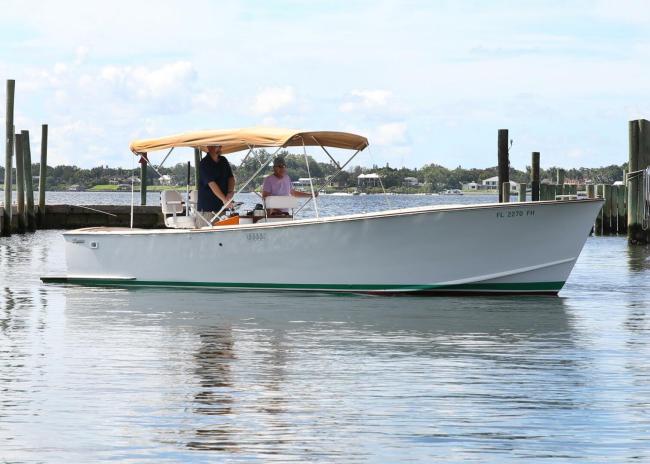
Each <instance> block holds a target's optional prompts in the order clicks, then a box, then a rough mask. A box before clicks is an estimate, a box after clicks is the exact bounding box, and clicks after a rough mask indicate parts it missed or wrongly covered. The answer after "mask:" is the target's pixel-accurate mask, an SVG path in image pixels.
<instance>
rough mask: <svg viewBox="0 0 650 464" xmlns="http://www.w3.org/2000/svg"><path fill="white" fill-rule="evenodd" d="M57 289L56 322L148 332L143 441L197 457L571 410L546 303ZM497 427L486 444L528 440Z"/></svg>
mask: <svg viewBox="0 0 650 464" xmlns="http://www.w3.org/2000/svg"><path fill="white" fill-rule="evenodd" d="M89 298H91V299H92V301H93V304H92V306H89V305H88V301H89ZM66 299H67V309H66V315H67V319H68V325H69V326H71V327H75V326H77V325H79V324H81V325H83V326H84V329H85V330H87V331H91V332H101V331H103V330H105V328H106V327H111V328H112V329H111V330H113V331H115V330H117V331H122V330H123V331H124V332H127V333H130V334H131V335H133V334H135V333H140V332H142V333H150V334H152V333H155V336H154V337H149V342H148V345H149V352H148V354H144V353H143V354H142V356H143V357H144V358H145V359H158V360H160V359H167V360H168V361H169V362H168V363H165V362H163V363H160V365H159V366H158V367H159V370H158V371H157V372H156V375H158V376H161V377H163V378H166V379H168V380H169V382H168V383H166V384H161V385H158V387H157V389H159V390H160V391H159V392H158V395H162V397H163V398H165V399H164V401H162V400H161V401H162V403H161V404H158V405H155V404H154V405H152V406H151V407H152V408H154V409H155V410H156V411H159V412H158V414H159V415H160V416H161V417H160V418H159V420H160V423H159V424H158V425H159V427H155V426H154V429H155V430H156V438H155V440H157V441H158V442H159V443H175V444H177V445H180V444H184V446H185V447H186V448H190V449H192V450H197V452H200V451H203V452H208V451H211V452H215V451H217V452H222V453H226V454H229V453H236V454H238V455H241V454H244V455H249V454H251V455H259V454H271V453H272V454H274V455H276V457H278V459H280V458H289V457H290V456H293V457H295V456H306V455H308V454H309V453H312V452H313V453H318V455H321V456H328V457H329V458H336V457H340V456H343V455H345V456H347V457H349V456H358V457H361V456H364V455H365V454H366V452H367V450H364V444H363V443H362V442H358V440H356V439H355V438H354V435H355V434H358V433H369V434H372V433H375V432H377V433H380V432H379V431H380V430H383V431H382V432H381V433H382V434H383V433H387V431H389V430H392V431H393V432H394V433H395V434H396V435H395V437H396V438H395V439H398V437H400V433H401V430H403V428H404V427H406V428H410V429H411V432H413V430H419V432H418V433H422V434H423V437H421V439H423V440H430V439H433V437H445V439H449V440H452V439H454V437H456V438H459V437H460V436H463V435H464V434H466V430H464V429H463V428H464V427H467V424H470V423H471V424H472V427H473V428H475V429H476V430H477V431H479V432H480V431H481V430H484V429H485V430H487V429H489V428H491V426H490V424H489V422H490V421H493V420H495V418H496V417H497V416H498V417H500V416H501V415H502V414H515V415H518V416H520V417H521V420H526V419H527V418H531V419H534V418H535V417H539V415H540V413H539V411H540V410H544V409H547V410H554V409H557V408H560V409H563V410H571V409H573V408H579V407H580V404H579V403H580V401H579V400H578V399H576V398H574V397H572V396H571V395H557V391H558V389H563V388H564V387H567V386H568V385H569V384H570V385H575V384H576V383H581V382H582V381H583V380H582V379H581V377H580V374H579V373H578V372H576V370H575V365H574V362H573V361H571V360H570V357H569V356H567V355H566V353H567V351H570V350H572V349H573V340H572V324H571V318H570V317H568V316H567V312H566V311H565V308H564V303H563V300H562V299H558V298H546V297H529V298H526V299H525V304H522V300H521V299H519V300H517V301H515V300H513V299H511V298H505V297H502V298H499V297H492V298H481V297H479V298H475V299H471V300H466V299H454V298H438V299H422V298H405V297H401V298H380V297H351V296H331V295H306V294H277V293H233V292H219V291H210V292H201V293H198V292H193V291H185V292H183V291H180V292H179V291H169V290H162V289H138V290H136V289H130V290H118V289H112V290H111V289H88V288H85V289H84V288H74V287H70V288H66ZM468 303H471V304H468ZM93 326H94V327H93ZM152 335H153V334H152ZM117 337H118V338H122V335H117ZM133 356H134V359H133V363H135V364H138V360H137V358H138V356H139V354H138V353H134V354H133ZM142 375H144V376H147V375H149V376H150V375H151V373H149V374H148V373H147V371H146V370H144V371H143V372H142ZM108 380H109V381H110V379H108ZM146 383H147V384H152V383H155V382H152V381H151V380H148V381H146ZM551 385H552V387H550V386H551ZM513 386H516V388H513ZM133 401H137V395H136V397H135V398H133ZM476 408H480V409H481V410H482V411H483V413H486V414H487V415H486V416H485V417H476V415H475V410H476ZM160 411H163V412H160ZM490 412H492V413H493V414H494V415H495V417H492V418H491V419H489V418H488V417H489V413H490ZM148 414H149V413H147V414H144V415H145V416H147V415H148ZM542 415H543V414H542ZM419 420H424V421H425V422H426V423H422V424H421V425H417V424H418V421H419ZM163 424H164V426H163ZM463 424H465V425H463ZM413 427H415V428H413ZM411 432H409V433H411ZM477 433H478V432H477ZM531 433H532V432H531ZM513 434H514V432H513V431H512V429H511V431H510V432H504V436H503V437H501V438H503V439H504V440H513V439H514V440H519V439H526V438H530V437H528V435H527V432H525V431H520V432H517V433H516V434H514V435H513ZM515 435H517V436H515ZM402 438H403V437H402ZM178 440H181V442H182V443H178ZM407 441H408V440H407Z"/></svg>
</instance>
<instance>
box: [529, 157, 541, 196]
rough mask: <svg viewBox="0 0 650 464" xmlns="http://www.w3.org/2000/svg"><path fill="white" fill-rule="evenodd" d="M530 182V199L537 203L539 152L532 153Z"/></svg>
mask: <svg viewBox="0 0 650 464" xmlns="http://www.w3.org/2000/svg"><path fill="white" fill-rule="evenodd" d="M530 170H531V182H530V199H531V200H532V201H539V152H538V151H534V152H533V155H532V160H531V163H530Z"/></svg>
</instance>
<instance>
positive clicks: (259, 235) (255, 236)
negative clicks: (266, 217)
mask: <svg viewBox="0 0 650 464" xmlns="http://www.w3.org/2000/svg"><path fill="white" fill-rule="evenodd" d="M246 239H247V240H253V241H255V242H259V241H261V240H266V234H265V233H263V232H250V233H248V234H246Z"/></svg>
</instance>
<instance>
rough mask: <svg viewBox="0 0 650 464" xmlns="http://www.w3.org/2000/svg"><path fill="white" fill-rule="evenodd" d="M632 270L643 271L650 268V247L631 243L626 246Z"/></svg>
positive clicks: (629, 265) (628, 261)
mask: <svg viewBox="0 0 650 464" xmlns="http://www.w3.org/2000/svg"><path fill="white" fill-rule="evenodd" d="M626 254H627V263H628V267H629V269H630V271H632V272H635V273H641V272H644V271H648V270H649V269H650V248H649V247H648V246H643V245H634V246H632V245H630V246H628V247H627V248H626Z"/></svg>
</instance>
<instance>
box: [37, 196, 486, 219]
mask: <svg viewBox="0 0 650 464" xmlns="http://www.w3.org/2000/svg"><path fill="white" fill-rule="evenodd" d="M183 194H185V192H183ZM46 199H47V203H48V204H61V203H64V204H70V205H130V204H131V192H47V196H46ZM497 199H498V197H497V195H495V194H488V195H474V194H471V195H462V196H456V195H387V196H384V195H354V196H353V195H348V196H339V195H321V196H319V197H318V200H317V201H318V210H319V213H320V214H321V215H323V216H332V215H337V214H353V213H369V212H373V211H381V210H385V209H392V208H407V207H411V206H427V205H444V204H450V203H453V204H470V203H490V202H495V201H497ZM235 200H236V201H241V202H243V203H244V205H243V207H242V208H243V209H253V208H254V207H255V204H256V203H259V202H260V197H259V196H258V195H256V194H254V193H242V194H239V195H237V196H236V197H235ZM300 201H301V203H303V202H304V200H303V199H301V200H300ZM135 204H136V205H139V204H140V193H139V192H136V194H135ZM147 204H148V205H160V193H159V192H148V193H147ZM299 214H300V216H301V217H312V216H314V214H315V210H314V208H313V203H308V204H307V206H306V207H305V208H304V209H303V210H302V212H300V213H299Z"/></svg>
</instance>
